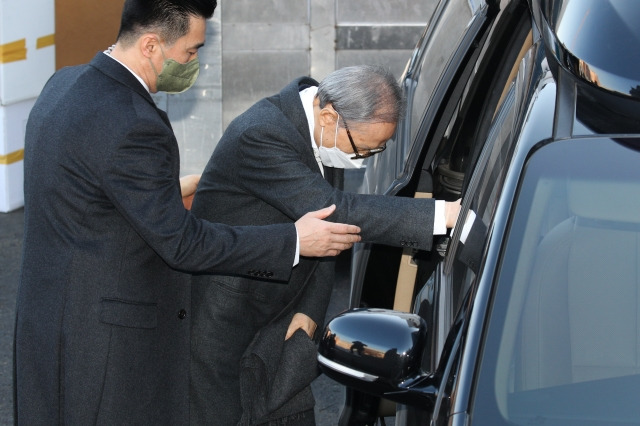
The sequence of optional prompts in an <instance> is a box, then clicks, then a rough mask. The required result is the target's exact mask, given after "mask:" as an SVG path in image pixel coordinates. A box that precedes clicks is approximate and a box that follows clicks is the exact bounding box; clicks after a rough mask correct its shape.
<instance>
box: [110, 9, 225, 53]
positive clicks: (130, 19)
mask: <svg viewBox="0 0 640 426" xmlns="http://www.w3.org/2000/svg"><path fill="white" fill-rule="evenodd" d="M216 6H217V1H216V0H126V1H125V3H124V7H123V9H122V19H121V21H120V31H119V32H118V41H121V42H122V43H124V44H125V45H127V44H130V43H133V42H134V41H135V40H136V39H137V38H138V37H139V36H141V35H142V34H144V33H145V32H149V31H151V32H157V33H158V34H160V36H161V37H162V38H163V41H164V42H166V43H167V44H173V43H174V42H175V41H176V40H178V39H179V38H180V37H182V36H184V35H185V34H187V33H188V32H189V19H190V17H192V16H196V17H202V18H204V19H209V18H211V17H212V16H213V12H214V11H215V9H216Z"/></svg>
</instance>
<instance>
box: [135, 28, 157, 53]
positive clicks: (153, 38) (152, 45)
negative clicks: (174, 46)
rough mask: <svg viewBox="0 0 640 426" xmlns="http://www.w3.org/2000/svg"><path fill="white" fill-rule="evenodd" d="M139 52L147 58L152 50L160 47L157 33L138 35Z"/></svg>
mask: <svg viewBox="0 0 640 426" xmlns="http://www.w3.org/2000/svg"><path fill="white" fill-rule="evenodd" d="M139 40H140V52H141V53H142V54H143V55H144V56H145V57H147V58H150V57H151V56H152V55H153V54H154V52H155V51H156V50H158V49H160V46H159V44H160V42H159V41H158V40H159V39H158V35H157V34H153V33H146V34H143V35H142V37H140V39H139Z"/></svg>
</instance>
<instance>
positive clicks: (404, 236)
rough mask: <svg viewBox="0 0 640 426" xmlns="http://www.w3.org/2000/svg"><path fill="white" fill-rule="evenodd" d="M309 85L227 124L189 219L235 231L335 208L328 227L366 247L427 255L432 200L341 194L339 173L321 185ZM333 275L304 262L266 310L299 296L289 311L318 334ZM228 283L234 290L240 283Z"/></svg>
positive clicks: (305, 81) (324, 266)
mask: <svg viewBox="0 0 640 426" xmlns="http://www.w3.org/2000/svg"><path fill="white" fill-rule="evenodd" d="M310 85H313V86H317V85H318V83H317V82H316V81H315V80H313V79H311V78H307V77H302V78H299V79H296V80H294V81H293V82H291V83H290V84H289V85H288V86H286V87H285V88H284V89H283V90H282V91H281V92H280V93H279V94H277V95H274V96H272V97H269V98H266V99H263V100H261V101H259V102H257V103H256V104H255V105H253V106H252V107H251V108H250V109H248V110H247V111H246V112H245V113H243V114H242V115H240V116H239V117H237V118H236V119H235V120H234V121H232V122H231V124H230V125H229V127H228V129H227V130H226V131H225V133H224V135H223V137H222V139H221V140H220V141H219V143H218V145H217V147H216V149H215V151H214V154H213V156H212V157H211V159H210V161H209V163H208V165H207V167H206V168H205V171H204V173H203V176H202V179H201V181H200V184H199V185H198V191H197V193H196V196H195V198H194V202H193V212H194V214H196V215H197V216H199V217H203V218H206V219H208V220H214V221H217V222H222V223H227V224H232V225H265V224H273V223H281V222H294V221H295V220H297V219H298V218H300V217H301V216H302V215H303V214H304V213H306V212H308V211H312V210H317V209H319V208H322V207H326V206H329V205H331V204H336V206H337V209H336V211H335V213H334V214H333V215H332V216H331V217H330V218H329V219H330V220H332V221H335V222H343V223H350V224H355V225H359V226H360V227H361V229H362V233H361V235H362V238H363V240H364V241H367V242H375V243H381V244H387V245H392V246H405V247H413V248H417V249H429V248H430V247H431V244H432V240H433V220H434V218H433V213H434V201H433V200H430V199H408V198H401V197H387V196H378V195H362V194H353V193H347V192H343V191H342V190H341V188H342V183H341V182H342V176H343V174H342V173H343V170H339V169H332V168H329V167H326V168H325V177H326V179H325V178H323V176H322V174H321V172H320V169H319V167H318V164H317V162H316V160H315V157H314V154H313V149H312V147H311V139H310V132H309V126H308V123H307V118H306V116H305V113H304V109H303V106H302V103H301V101H300V96H299V91H300V90H301V89H302V88H304V87H306V86H310ZM382 155H384V154H382ZM318 262H319V264H318V265H317V268H315V269H314V265H316V263H318ZM333 269H334V262H333V261H332V260H331V259H323V260H317V259H305V258H302V259H301V261H300V264H299V265H298V266H296V267H295V268H294V270H293V272H292V276H291V278H290V279H289V281H288V285H287V286H279V288H278V287H276V286H272V287H274V288H273V291H272V292H271V294H272V297H271V305H272V306H271V307H270V308H271V310H272V311H273V312H274V313H278V312H280V310H281V309H283V308H284V307H285V306H286V305H287V303H288V302H289V301H290V300H291V299H292V297H293V295H295V294H296V293H297V292H298V291H303V296H302V297H301V299H300V302H299V303H298V304H297V306H296V307H295V308H294V309H293V310H294V311H295V312H302V313H305V314H306V315H308V316H309V317H311V318H312V319H313V320H314V321H315V322H316V324H318V329H319V330H321V327H322V323H323V320H324V315H325V311H326V308H327V305H328V302H329V298H330V295H331V287H332V285H333V276H334V274H333ZM216 279H217V280H224V279H225V278H224V277H217V278H216ZM228 281H229V285H238V281H237V280H231V279H230V280H228ZM246 285H247V284H246V283H245V284H243V286H246ZM249 285H251V284H249ZM253 285H254V286H259V285H261V284H260V283H259V282H254V283H253ZM274 315H275V314H274Z"/></svg>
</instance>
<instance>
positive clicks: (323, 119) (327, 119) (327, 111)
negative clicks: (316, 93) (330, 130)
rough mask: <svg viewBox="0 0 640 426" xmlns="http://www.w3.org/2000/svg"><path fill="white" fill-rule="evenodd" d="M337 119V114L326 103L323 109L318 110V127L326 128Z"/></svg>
mask: <svg viewBox="0 0 640 426" xmlns="http://www.w3.org/2000/svg"><path fill="white" fill-rule="evenodd" d="M337 119H338V113H337V112H336V110H335V109H333V106H332V105H331V104H330V103H328V104H326V105H325V106H324V108H320V117H319V121H320V123H319V124H320V126H328V125H329V124H335V122H336V120H337Z"/></svg>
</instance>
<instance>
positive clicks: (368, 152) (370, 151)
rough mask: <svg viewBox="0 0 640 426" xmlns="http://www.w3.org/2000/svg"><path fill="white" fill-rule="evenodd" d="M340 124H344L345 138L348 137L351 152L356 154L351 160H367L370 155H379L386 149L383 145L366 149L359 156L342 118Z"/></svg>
mask: <svg viewBox="0 0 640 426" xmlns="http://www.w3.org/2000/svg"><path fill="white" fill-rule="evenodd" d="M342 122H343V123H344V128H345V130H346V131H347V136H348V137H349V142H351V147H352V148H353V152H354V153H355V154H356V155H354V156H353V157H351V159H352V160H356V159H358V158H369V157H371V156H372V155H376V154H380V153H381V152H382V151H384V150H385V149H387V145H386V144H385V145H382V146H380V147H378V148H371V149H367V150H366V151H365V152H363V153H362V154H360V151H358V148H357V147H356V144H355V142H353V138H352V137H351V132H350V131H349V126H347V122H346V121H345V120H344V118H342Z"/></svg>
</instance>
